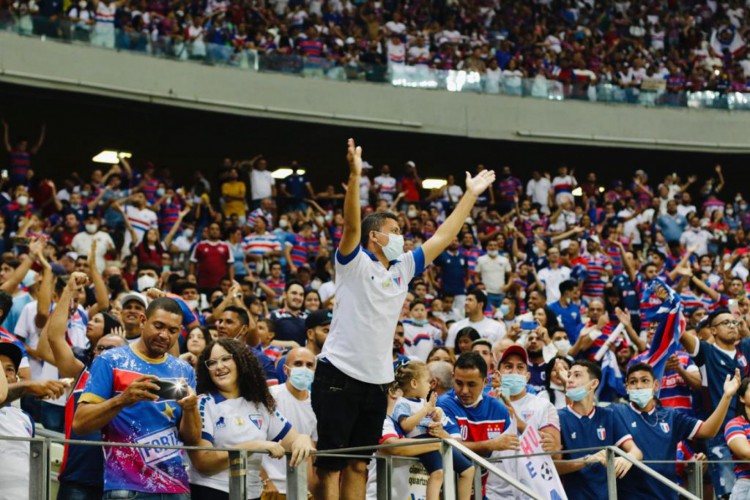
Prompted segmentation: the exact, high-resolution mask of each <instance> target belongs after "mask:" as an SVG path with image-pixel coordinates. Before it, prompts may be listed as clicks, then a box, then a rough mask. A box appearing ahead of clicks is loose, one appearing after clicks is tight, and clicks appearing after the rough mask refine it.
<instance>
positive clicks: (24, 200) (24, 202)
mask: <svg viewBox="0 0 750 500" xmlns="http://www.w3.org/2000/svg"><path fill="white" fill-rule="evenodd" d="M16 201H17V202H18V204H19V205H21V206H22V207H25V206H26V205H28V204H29V197H28V196H26V195H23V194H22V195H21V196H19V197H18V198H16Z"/></svg>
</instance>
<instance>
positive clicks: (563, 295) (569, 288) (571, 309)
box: [549, 280, 582, 342]
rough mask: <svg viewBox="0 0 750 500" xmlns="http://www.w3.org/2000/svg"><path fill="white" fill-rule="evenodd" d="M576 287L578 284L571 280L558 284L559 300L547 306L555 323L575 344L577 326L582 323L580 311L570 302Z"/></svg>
mask: <svg viewBox="0 0 750 500" xmlns="http://www.w3.org/2000/svg"><path fill="white" fill-rule="evenodd" d="M576 287H578V283H576V282H575V281H573V280H565V281H563V282H562V283H560V300H558V301H556V302H553V303H551V304H550V305H549V308H550V309H551V310H552V312H553V313H555V316H556V317H557V322H558V323H559V324H561V325H562V326H563V328H565V331H566V332H567V333H568V338H569V339H570V341H571V342H575V341H576V338H578V330H579V326H580V325H581V323H582V321H581V310H580V309H579V307H578V306H577V305H575V304H573V302H572V300H573V295H574V294H575V289H576ZM550 333H552V332H550Z"/></svg>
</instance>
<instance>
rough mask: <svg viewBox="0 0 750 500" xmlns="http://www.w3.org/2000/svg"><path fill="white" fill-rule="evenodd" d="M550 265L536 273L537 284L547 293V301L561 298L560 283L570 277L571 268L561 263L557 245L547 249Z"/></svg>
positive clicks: (555, 300)
mask: <svg viewBox="0 0 750 500" xmlns="http://www.w3.org/2000/svg"><path fill="white" fill-rule="evenodd" d="M547 262H548V267H545V268H542V269H540V270H539V272H538V273H536V274H535V277H536V281H537V285H539V288H541V289H542V290H544V291H545V292H546V293H547V301H549V302H557V301H558V300H560V283H562V282H563V281H565V280H567V279H570V268H569V267H567V266H561V265H560V250H559V249H558V248H557V247H550V248H549V249H547Z"/></svg>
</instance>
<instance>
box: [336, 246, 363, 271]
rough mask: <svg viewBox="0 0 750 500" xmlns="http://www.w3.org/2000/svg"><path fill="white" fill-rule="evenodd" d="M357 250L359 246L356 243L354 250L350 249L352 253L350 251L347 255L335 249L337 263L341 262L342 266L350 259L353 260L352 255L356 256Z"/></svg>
mask: <svg viewBox="0 0 750 500" xmlns="http://www.w3.org/2000/svg"><path fill="white" fill-rule="evenodd" d="M359 250H360V246H359V245H357V246H356V247H354V250H352V253H350V254H349V255H342V254H341V252H340V251H339V250H338V249H337V250H336V260H337V261H338V263H339V264H341V265H342V266H345V265H347V264H348V263H350V262H351V261H352V260H354V257H356V256H357V254H358V253H359Z"/></svg>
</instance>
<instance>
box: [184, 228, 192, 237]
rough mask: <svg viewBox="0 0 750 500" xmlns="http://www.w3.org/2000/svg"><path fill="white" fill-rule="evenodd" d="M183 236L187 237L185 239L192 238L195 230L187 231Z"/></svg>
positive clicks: (188, 229)
mask: <svg viewBox="0 0 750 500" xmlns="http://www.w3.org/2000/svg"><path fill="white" fill-rule="evenodd" d="M182 234H183V235H184V236H185V238H192V237H193V230H192V229H190V228H187V229H185V230H184V231H182Z"/></svg>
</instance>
